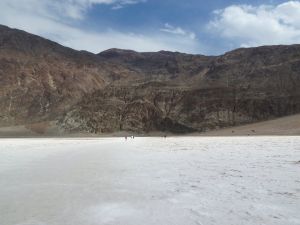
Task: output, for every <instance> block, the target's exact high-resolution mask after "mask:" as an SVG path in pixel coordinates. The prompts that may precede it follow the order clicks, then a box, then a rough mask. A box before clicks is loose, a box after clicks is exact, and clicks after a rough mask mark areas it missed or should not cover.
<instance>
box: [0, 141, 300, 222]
mask: <svg viewBox="0 0 300 225" xmlns="http://www.w3.org/2000/svg"><path fill="white" fill-rule="evenodd" d="M299 160H300V137H233V138H228V137H226V138H221V137H216V138H212V137H176V138H175V137H174V138H173V137H172V138H167V139H164V138H135V139H128V140H127V141H125V139H123V138H102V139H0V225H62V224H63V225H100V224H101V225H102V224H103V225H140V224H143V225H154V224H155V225H177V224H178V225H193V224H195V225H200V224H202V225H204V224H205V225H219V224H226V225H237V224H243V225H250V224H251V225H253V224H255V225H256V224H264V225H269V224H270V225H283V224H286V225H299V224H300V213H299V212H300V164H299Z"/></svg>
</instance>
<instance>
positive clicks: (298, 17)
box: [208, 1, 300, 47]
mask: <svg viewBox="0 0 300 225" xmlns="http://www.w3.org/2000/svg"><path fill="white" fill-rule="evenodd" d="M214 13H215V19H214V20H213V21H211V22H210V23H209V25H208V28H209V30H210V31H213V32H216V33H217V34H219V35H221V36H222V37H223V38H226V39H228V40H231V41H232V42H235V43H236V44H239V45H240V46H244V47H250V46H259V45H272V44H295V43H300V2H299V1H288V2H285V3H282V4H279V5H275V6H273V5H261V6H251V5H231V6H229V7H227V8H225V9H222V10H217V11H215V12H214Z"/></svg>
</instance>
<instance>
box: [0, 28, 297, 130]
mask: <svg viewBox="0 0 300 225" xmlns="http://www.w3.org/2000/svg"><path fill="white" fill-rule="evenodd" d="M299 112H300V45H291V46H266V47H259V48H250V49H238V50H235V51H232V52H228V53H226V54H224V55H222V56H217V57H216V56H213V57H207V56H202V55H188V54H182V53H176V52H166V51H161V52H156V53H138V52H134V51H130V50H120V49H110V50H107V51H105V52H102V53H100V54H98V55H95V54H92V53H88V52H80V51H75V50H72V49H69V48H65V47H63V46H60V45H58V44H56V43H54V42H51V41H48V40H46V39H43V38H40V37H37V36H34V35H31V34H28V33H25V32H23V31H19V30H12V29H10V28H7V27H4V26H0V125H1V126H7V125H18V124H30V123H33V122H45V121H51V120H57V121H58V122H57V124H58V125H59V126H60V127H61V128H62V129H64V130H65V131H68V132H82V131H85V132H90V133H108V132H115V131H122V130H125V131H133V132H138V133H139V132H150V131H170V132H174V133H186V132H194V131H206V130H212V129H216V128H220V127H226V126H234V125H239V124H246V123H252V122H256V121H260V120H267V119H271V118H275V117H281V116H285V115H290V114H294V113H299Z"/></svg>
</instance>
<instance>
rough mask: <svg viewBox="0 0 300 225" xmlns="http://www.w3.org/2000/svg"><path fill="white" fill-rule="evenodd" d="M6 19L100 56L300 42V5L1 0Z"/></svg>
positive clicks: (272, 0)
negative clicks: (109, 51) (119, 50)
mask: <svg viewBox="0 0 300 225" xmlns="http://www.w3.org/2000/svg"><path fill="white" fill-rule="evenodd" d="M0 23H1V24H4V25H7V26H10V27H14V28H18V29H22V30H26V31H28V32H31V33H34V34H37V35H40V36H43V37H45V38H48V39H51V40H53V41H56V42H58V43H60V44H63V45H65V46H69V47H72V48H75V49H78V50H87V51H91V52H94V53H98V52H100V51H103V50H106V49H109V48H124V49H133V50H136V51H159V50H170V51H180V52H187V53H195V54H206V55H218V54H222V53H224V52H226V51H229V50H232V49H235V48H239V47H253V46H260V45H273V44H294V43H300V2H299V1H282V0H259V1H258V0H252V1H250V0H248V1H246V0H239V1H230V0H229V1H228V0H227V1H225V0H210V1H204V0H185V1H180V0H177V1H176V0H164V1H162V0H64V1H60V0H0Z"/></svg>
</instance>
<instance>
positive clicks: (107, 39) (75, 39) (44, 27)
mask: <svg viewBox="0 0 300 225" xmlns="http://www.w3.org/2000/svg"><path fill="white" fill-rule="evenodd" d="M71 2H73V3H76V4H82V5H84V7H86V6H87V7H90V5H92V4H96V3H98V4H112V5H114V4H115V3H118V4H121V5H122V4H123V5H124V4H127V5H128V4H136V3H137V2H138V0H137V1H135V0H66V1H63V2H62V1H57V0H1V1H0V10H1V13H0V23H1V24H4V25H7V26H10V27H13V28H18V29H22V30H25V31H27V32H30V33H33V34H36V35H40V36H43V37H46V38H49V39H51V40H54V41H56V42H58V43H60V44H62V45H65V46H68V47H71V48H74V49H77V50H87V51H90V52H94V53H98V52H100V51H103V50H106V49H108V48H123V49H133V50H136V51H159V50H170V51H181V52H190V53H195V52H197V51H198V50H199V49H198V48H199V47H198V43H197V42H196V41H195V40H192V39H191V38H189V37H186V36H180V37H177V36H174V35H167V34H166V35H165V34H161V33H160V32H157V33H153V32H147V30H145V31H141V33H139V34H137V33H130V32H120V31H116V30H113V29H110V28H103V29H102V31H101V32H97V31H89V30H86V29H81V28H78V27H77V26H75V25H73V24H74V23H73V22H75V23H76V21H77V19H78V18H79V16H80V15H83V14H81V13H80V12H78V11H77V10H78V8H76V7H75V8H74V9H71V8H69V9H68V10H66V9H64V7H69V6H70V7H71V5H72V4H69V3H71ZM54 3H55V4H54ZM65 4H66V5H65ZM76 4H75V5H76ZM32 6H34V7H32ZM63 9H64V10H63ZM66 15H67V17H68V19H67V20H66V18H65V17H66Z"/></svg>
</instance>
